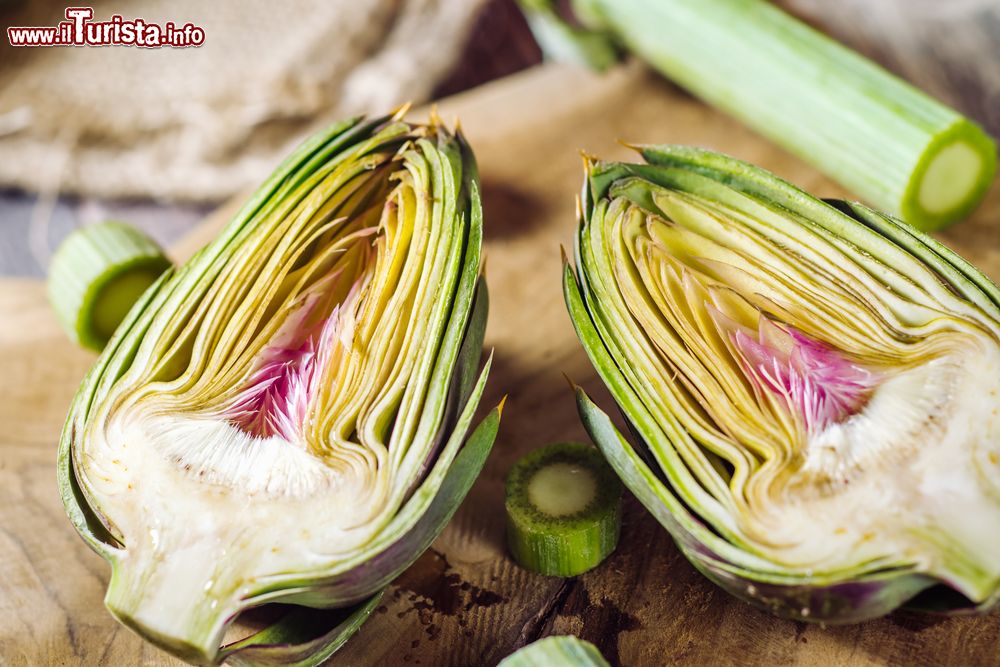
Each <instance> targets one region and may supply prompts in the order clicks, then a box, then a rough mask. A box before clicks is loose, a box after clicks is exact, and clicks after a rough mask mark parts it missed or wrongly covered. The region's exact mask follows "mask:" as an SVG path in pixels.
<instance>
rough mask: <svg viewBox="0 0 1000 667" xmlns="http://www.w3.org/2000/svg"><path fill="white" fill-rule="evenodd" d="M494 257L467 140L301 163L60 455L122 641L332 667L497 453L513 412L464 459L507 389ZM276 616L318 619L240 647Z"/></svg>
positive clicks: (314, 152) (349, 133)
mask: <svg viewBox="0 0 1000 667" xmlns="http://www.w3.org/2000/svg"><path fill="white" fill-rule="evenodd" d="M481 241H482V213H481V206H480V198H479V190H478V180H477V175H476V169H475V164H474V160H473V157H472V153H471V151H470V150H469V148H468V146H467V145H466V143H465V142H464V140H463V139H462V138H461V136H454V135H452V134H451V133H449V131H448V130H446V129H445V128H444V127H442V126H441V125H440V124H439V123H438V122H436V121H433V122H432V123H431V124H430V125H429V126H416V125H411V124H409V123H406V122H403V121H402V120H401V119H400V118H399V117H392V118H381V119H377V120H371V121H364V120H360V119H354V120H350V121H347V122H343V123H341V124H338V125H335V126H333V127H331V128H329V129H328V130H326V131H324V132H322V133H320V134H318V135H317V136H315V137H313V138H312V139H310V140H309V141H308V142H306V143H305V144H304V145H303V146H301V147H300V148H299V149H298V150H297V152H296V153H295V154H294V155H292V156H291V157H290V158H289V159H288V160H287V161H286V162H285V163H284V164H283V165H282V166H281V167H280V168H279V169H278V170H277V171H276V172H275V174H274V175H273V176H272V177H271V178H270V179H269V180H268V181H267V182H266V183H265V184H264V185H263V186H262V187H261V188H260V190H259V191H258V192H257V193H256V194H255V195H254V196H253V197H252V198H251V199H250V201H249V202H248V203H247V204H246V205H245V206H244V208H243V209H242V210H241V211H240V212H239V213H238V214H237V215H236V217H235V218H234V219H233V220H232V222H231V223H230V224H229V225H228V226H227V227H226V228H225V230H224V231H223V232H222V233H221V235H220V236H219V237H218V238H217V239H216V240H215V241H213V242H212V243H211V244H210V245H208V246H207V247H205V248H204V249H203V250H201V251H200V252H199V253H198V254H196V255H195V256H194V257H193V258H192V259H191V260H190V261H189V262H187V263H186V264H184V265H183V266H182V267H180V268H179V269H178V270H176V272H172V273H168V274H167V275H165V276H164V277H163V278H161V279H160V281H159V282H157V283H156V284H155V285H154V286H153V287H152V288H150V290H149V291H147V292H146V294H145V295H144V296H143V297H142V299H141V301H140V302H139V303H137V304H136V305H135V306H134V307H133V308H132V310H131V311H130V313H129V315H128V317H127V318H126V320H125V322H123V324H122V325H121V327H119V329H118V331H117V333H116V334H115V336H114V337H113V338H112V340H111V341H110V343H109V344H108V346H107V348H106V349H105V350H104V352H103V354H102V355H101V357H100V358H99V359H98V361H97V363H96V365H95V366H94V368H93V369H92V371H91V372H90V374H89V375H88V377H87V378H86V380H85V381H84V383H83V386H82V387H81V389H80V391H79V393H78V395H77V397H76V399H75V401H74V403H73V406H72V408H71V411H70V414H69V418H68V420H67V423H66V427H65V430H64V432H63V436H62V441H61V447H60V453H59V467H58V471H59V482H60V486H61V491H62V496H63V500H64V503H65V507H66V511H67V513H68V515H69V518H70V519H71V521H72V522H73V524H74V525H75V526H76V528H77V530H78V531H79V532H80V534H81V535H82V536H83V538H84V539H85V540H86V541H87V542H88V543H89V544H90V546H91V547H93V549H94V550H95V551H97V552H98V553H99V554H101V555H102V556H103V557H104V558H106V559H107V560H108V561H109V562H110V563H111V566H112V575H111V582H110V584H109V587H108V591H107V596H106V599H105V603H106V604H107V606H108V608H109V609H110V610H111V612H112V613H113V614H114V615H115V616H116V617H117V618H118V619H119V620H121V621H122V622H123V623H125V624H126V625H128V626H129V627H131V628H133V629H134V630H136V631H137V632H138V633H139V634H141V635H142V636H143V637H145V638H146V639H148V640H150V641H152V642H154V643H156V644H158V645H159V646H161V647H162V648H164V649H166V650H167V651H170V652H172V653H174V654H175V655H177V656H179V657H181V658H184V659H186V660H189V661H191V662H195V663H204V664H213V663H217V662H221V661H222V660H224V659H226V658H228V657H232V658H233V661H234V662H241V663H246V664H286V663H291V662H294V663H295V664H314V663H316V662H319V661H321V660H322V659H324V658H325V657H326V656H327V655H329V653H330V652H332V650H334V649H335V648H336V647H337V646H339V645H340V643H342V642H343V641H344V639H345V638H346V636H347V635H348V634H350V632H351V631H353V630H354V629H355V628H356V627H357V626H358V625H360V622H361V621H362V620H363V619H364V617H365V616H366V615H367V613H368V612H370V610H371V608H372V607H373V606H374V604H375V599H377V598H373V597H372V596H373V595H374V596H377V595H378V594H379V591H380V590H381V589H382V588H383V587H384V586H386V585H387V584H388V583H389V581H390V580H392V579H393V578H394V577H395V576H396V575H397V574H398V573H400V572H401V571H402V570H403V569H404V568H406V567H407V566H408V565H409V564H410V563H412V562H413V561H414V560H415V559H416V558H417V556H418V555H420V553H422V552H423V551H424V550H425V549H426V548H427V547H428V546H429V545H430V543H431V541H432V540H433V539H434V538H435V537H436V536H437V534H438V533H439V532H440V531H441V529H442V528H443V527H444V525H445V523H447V521H448V519H449V518H450V517H451V516H452V514H453V513H454V511H455V510H456V509H457V506H458V504H459V503H460V502H461V500H462V498H463V497H464V496H465V494H466V492H467V491H468V489H469V487H470V486H471V484H472V482H473V481H474V480H475V478H476V476H477V474H478V473H479V471H480V470H481V468H482V466H483V463H484V461H485V458H486V456H487V454H488V452H489V450H490V447H491V446H492V442H493V439H494V436H495V434H496V431H497V426H498V422H499V408H498V409H495V410H493V411H492V412H491V413H490V414H489V415H488V416H487V417H486V418H485V419H484V420H483V422H482V423H481V424H480V425H479V426H478V428H476V429H475V431H474V432H473V433H472V434H471V436H469V437H468V438H466V435H467V432H468V430H469V426H470V422H471V420H472V417H473V413H474V412H475V410H476V407H477V405H478V404H479V400H480V397H481V396H482V392H483V388H484V385H485V382H486V377H487V374H488V372H489V362H487V363H486V366H485V368H484V369H483V370H482V372H481V373H480V372H479V371H478V367H479V358H480V354H481V348H482V342H483V331H484V328H485V323H486V313H487V295H486V288H485V284H484V283H483V281H482V279H481V278H480V277H479V271H480V252H481ZM477 375H478V379H477ZM365 600H367V602H364V601H365ZM271 602H283V603H290V604H292V605H297V606H295V607H288V608H287V609H288V610H289V613H288V614H287V615H285V616H284V617H283V618H282V619H281V620H279V621H278V622H277V623H276V624H275V625H274V626H272V627H269V628H266V629H265V630H262V631H261V632H260V633H258V634H257V635H255V636H253V637H250V638H249V639H246V640H244V641H241V642H238V643H235V644H231V645H229V646H225V647H220V643H221V642H222V640H223V635H224V632H225V630H226V628H227V626H228V625H229V624H231V623H232V621H233V620H234V619H235V618H236V616H237V615H238V614H239V613H240V612H241V611H243V610H246V609H249V608H251V607H256V606H259V605H263V604H265V603H271ZM358 603H362V604H360V606H358V607H356V608H355V609H354V610H353V611H349V612H346V613H344V614H336V613H330V612H328V611H322V610H326V609H330V608H338V607H346V606H349V605H355V604H358Z"/></svg>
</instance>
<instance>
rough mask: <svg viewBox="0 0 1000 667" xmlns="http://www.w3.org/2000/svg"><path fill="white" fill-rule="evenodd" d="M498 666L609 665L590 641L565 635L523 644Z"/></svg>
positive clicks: (581, 666) (567, 666)
mask: <svg viewBox="0 0 1000 667" xmlns="http://www.w3.org/2000/svg"><path fill="white" fill-rule="evenodd" d="M497 667H608V661H607V660H605V659H604V656H602V655H601V652H600V651H598V650H597V647H596V646H594V645H593V644H591V643H590V642H588V641H584V640H582V639H577V638H576V637H574V636H572V635H565V636H561V637H545V638H544V639H539V640H538V641H535V642H532V643H530V644H528V645H527V646H523V647H521V648H520V649H518V650H517V651H515V652H514V653H512V654H510V655H509V656H507V657H506V658H504V659H503V660H501V661H500V664H499V665H497Z"/></svg>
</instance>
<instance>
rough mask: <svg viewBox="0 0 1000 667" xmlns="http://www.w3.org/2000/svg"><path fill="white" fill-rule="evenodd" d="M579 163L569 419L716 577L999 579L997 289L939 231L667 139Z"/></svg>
mask: <svg viewBox="0 0 1000 667" xmlns="http://www.w3.org/2000/svg"><path fill="white" fill-rule="evenodd" d="M639 150H640V152H641V154H642V156H643V157H644V159H645V161H646V164H625V163H599V162H588V164H587V179H586V183H585V186H584V191H583V201H582V202H581V221H580V228H579V233H578V236H577V248H576V263H575V266H567V267H566V271H565V275H564V286H565V292H566V299H567V305H568V307H569V310H570V314H571V317H572V319H573V321H574V325H575V327H576V329H577V333H578V335H579V337H580V340H581V341H582V343H583V345H584V347H585V348H586V350H587V353H588V355H589V356H590V358H591V361H592V362H593V363H594V365H595V367H596V368H597V370H598V372H599V374H600V375H601V377H602V379H603V380H604V381H605V383H606V384H607V385H608V387H609V388H610V390H611V392H612V394H613V396H614V397H615V399H616V401H617V403H618V404H619V406H620V407H621V409H622V412H623V413H624V415H625V418H626V420H627V421H628V423H629V426H630V427H631V429H632V430H633V432H634V435H635V436H636V440H637V441H638V444H637V445H633V444H631V443H630V442H629V441H628V440H626V439H625V438H624V437H622V435H620V434H619V432H618V431H617V430H616V429H615V427H614V426H613V424H612V422H611V421H610V420H609V419H608V417H607V416H606V415H605V414H604V413H603V412H602V411H601V410H600V409H599V408H598V407H597V406H596V405H595V404H594V403H592V402H591V401H590V399H589V398H588V397H587V396H586V395H585V394H584V393H583V392H582V390H580V391H578V393H577V400H578V406H579V408H580V411H581V416H582V418H583V420H584V423H585V425H586V426H587V428H588V430H589V431H590V433H591V435H592V437H593V438H594V440H595V441H596V442H597V443H598V444H599V445H600V446H601V448H602V450H603V451H604V453H605V455H606V456H607V457H608V459H609V461H610V462H611V463H612V465H613V466H614V467H615V469H616V471H617V472H618V473H619V475H620V476H621V477H622V478H623V480H624V481H625V482H626V484H627V485H628V486H629V487H630V489H631V490H632V491H633V493H635V494H636V495H637V497H639V499H640V500H641V501H642V502H643V503H644V504H645V505H646V507H647V508H648V509H649V510H650V511H651V512H652V513H653V514H654V515H655V516H656V517H657V518H658V519H659V520H660V521H661V523H663V524H664V526H665V527H666V528H667V529H668V530H669V531H670V532H671V534H672V535H673V537H674V539H675V540H676V541H677V543H678V544H679V546H680V547H681V549H682V550H683V551H684V553H685V555H686V556H687V557H688V558H689V559H690V560H691V561H692V562H693V564H694V565H695V566H696V567H697V568H698V569H699V570H701V571H702V572H703V573H704V574H706V575H707V576H708V577H709V578H711V579H712V580H714V581H715V582H716V583H718V584H720V585H721V586H723V587H724V588H726V589H727V590H729V591H730V592H732V593H734V594H735V595H737V596H740V597H742V598H745V599H747V600H749V601H751V602H754V603H756V604H758V605H760V606H763V607H766V608H768V609H771V610H772V611H774V612H775V613H778V614H781V615H784V616H790V617H794V618H800V619H805V620H818V621H826V622H853V621H859V620H862V619H866V618H871V617H875V616H879V615H881V614H885V613H887V612H889V611H891V610H892V609H894V608H896V607H898V606H900V605H902V604H904V603H910V604H912V605H914V606H922V607H924V608H935V609H956V608H963V609H968V608H974V609H979V610H986V609H989V608H990V607H992V606H994V605H995V604H996V602H997V600H998V597H1000V593H998V591H1000V530H998V529H1000V418H998V411H1000V292H998V290H997V288H996V286H995V285H994V284H993V283H992V282H990V281H989V279H987V278H986V277H985V276H983V274H982V273H980V272H979V271H977V270H976V269H975V268H973V267H972V266H971V265H970V264H968V263H967V262H965V261H964V260H962V259H961V258H959V257H958V256H957V255H955V254H954V253H952V252H951V251H949V250H948V249H946V248H945V247H943V246H941V245H940V244H939V243H937V242H936V241H934V240H933V239H931V238H929V237H927V236H925V235H923V234H921V233H919V232H917V231H915V230H914V229H912V228H910V227H908V226H906V225H904V224H903V223H900V222H898V221H897V220H895V219H893V218H891V217H889V216H886V215H883V214H881V213H879V212H877V211H874V210H872V209H869V208H867V207H864V206H862V205H860V204H855V203H847V202H840V201H828V202H823V201H820V200H817V199H814V198H812V197H810V196H809V195H807V194H805V193H804V192H802V191H800V190H798V189H796V188H794V187H793V186H791V185H789V184H788V183H785V182H783V181H781V180H779V179H777V178H776V177H774V176H772V175H770V174H768V173H767V172H764V171H762V170H760V169H758V168H756V167H753V166H751V165H748V164H746V163H743V162H739V161H737V160H734V159H732V158H728V157H726V156H722V155H719V154H715V153H711V152H708V151H702V150H697V149H692V148H685V147H677V146H660V147H653V146H649V147H640V148H639Z"/></svg>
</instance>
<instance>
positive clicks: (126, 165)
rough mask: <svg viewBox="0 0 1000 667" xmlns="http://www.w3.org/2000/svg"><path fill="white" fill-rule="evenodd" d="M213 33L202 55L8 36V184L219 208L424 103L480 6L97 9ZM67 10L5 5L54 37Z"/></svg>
mask: <svg viewBox="0 0 1000 667" xmlns="http://www.w3.org/2000/svg"><path fill="white" fill-rule="evenodd" d="M68 4H70V5H92V6H93V7H94V13H95V19H96V20H107V19H109V18H110V17H111V15H112V14H120V15H122V16H123V17H125V18H126V19H131V18H136V17H140V18H143V19H144V20H146V21H149V22H156V23H160V24H164V23H166V22H167V21H173V22H174V23H175V24H176V25H183V24H184V23H186V22H188V21H190V22H191V23H193V24H195V25H198V26H201V27H203V28H204V30H205V35H206V36H205V43H204V45H203V46H201V47H198V48H186V49H174V48H160V49H140V48H135V47H125V46H113V47H53V48H13V47H11V46H10V45H9V44H8V41H7V35H6V31H4V32H3V34H2V36H0V44H2V46H0V187H3V186H14V187H20V188H24V189H27V190H31V191H42V192H55V191H59V192H68V193H82V194H88V195H97V196H103V197H131V196H141V197H148V196H152V197H156V198H162V199H173V200H187V201H209V200H217V199H220V198H223V197H225V196H227V195H230V194H232V193H234V192H236V191H238V190H240V189H241V188H243V187H246V186H247V185H249V184H252V183H254V182H257V181H259V180H260V179H261V178H262V177H263V176H265V175H266V174H267V173H269V172H270V171H271V169H273V167H274V166H275V165H276V164H277V163H278V162H279V161H280V159H281V158H282V157H283V156H284V155H285V154H286V153H288V152H289V150H290V149H291V148H292V147H293V146H294V145H295V144H296V143H297V142H298V141H300V140H301V139H302V138H303V137H304V136H306V135H307V134H308V133H309V132H310V131H311V130H314V129H316V128H318V127H320V126H322V125H323V124H325V123H328V122H332V121H333V120H335V119H338V118H341V117H344V116H346V115H350V114H354V113H358V112H373V113H379V112H385V111H387V110H390V109H391V108H393V107H394V106H395V105H398V104H400V103H402V102H405V101H414V102H419V101H422V100H425V99H427V97H428V96H429V95H430V93H431V91H432V90H433V87H434V85H435V84H436V83H437V82H438V81H439V80H441V79H442V78H443V77H444V76H445V75H447V74H448V73H449V71H450V70H451V69H452V67H453V66H454V65H455V62H456V60H457V59H458V58H459V57H460V54H461V53H462V49H463V47H464V45H465V41H466V39H467V36H468V31H469V29H470V27H471V25H472V21H473V20H474V19H475V17H476V14H477V12H478V11H479V9H480V8H481V6H482V4H483V0H315V1H309V0H290V1H285V2H274V1H273V0H272V1H265V0H242V1H240V2H235V1H229V2H223V1H215V2H205V1H204V0H201V1H199V0H180V1H179V2H165V1H162V0H159V1H140V0H114V1H113V2H105V1H102V0H94V1H93V2H88V3H74V2H70V3H68ZM66 6H67V3H66V2H65V1H62V2H55V1H53V0H21V2H20V3H19V4H16V5H15V6H14V8H13V9H4V8H3V6H2V5H0V23H2V24H3V25H4V27H6V26H9V25H14V26H36V25H37V26H50V25H55V24H56V23H57V22H58V21H60V20H62V19H63V11H64V10H65V7H66Z"/></svg>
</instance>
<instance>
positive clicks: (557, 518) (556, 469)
mask: <svg viewBox="0 0 1000 667" xmlns="http://www.w3.org/2000/svg"><path fill="white" fill-rule="evenodd" d="M505 509H506V511H507V544H508V546H509V547H510V551H511V554H512V555H513V556H514V560H516V561H517V562H518V564H519V565H521V566H522V567H524V568H526V569H528V570H532V571H533V572H538V573H540V574H546V575H550V576H559V577H572V576H576V575H578V574H582V573H583V572H586V571H588V570H590V569H592V568H594V567H597V566H598V565H599V564H600V563H601V562H602V561H603V560H604V559H605V558H607V557H608V555H609V554H610V553H611V552H612V551H614V549H615V547H616V546H617V544H618V535H619V532H620V530H621V484H620V483H619V482H618V480H617V479H616V478H615V476H614V474H613V473H612V472H611V469H610V468H609V467H608V465H607V463H605V462H604V460H603V458H602V457H601V454H600V452H599V451H598V450H596V449H595V448H593V447H591V446H590V445H586V444H583V443H557V444H554V445H549V446H547V447H543V448H541V449H537V450H535V451H533V452H531V453H530V454H528V455H526V456H524V457H523V458H521V459H520V460H519V461H518V462H517V463H516V464H514V467H513V468H511V470H510V472H509V473H508V474H507V483H506V501H505Z"/></svg>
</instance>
